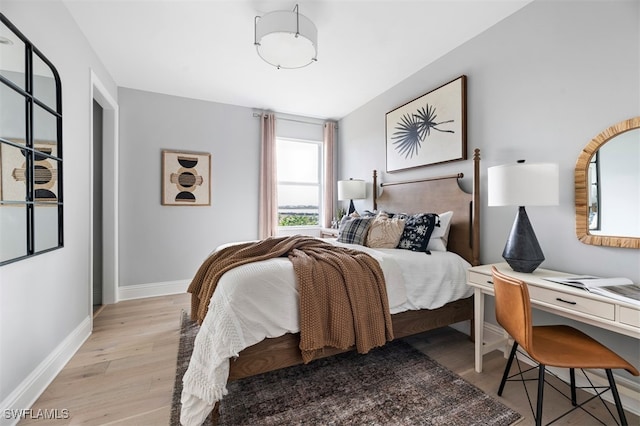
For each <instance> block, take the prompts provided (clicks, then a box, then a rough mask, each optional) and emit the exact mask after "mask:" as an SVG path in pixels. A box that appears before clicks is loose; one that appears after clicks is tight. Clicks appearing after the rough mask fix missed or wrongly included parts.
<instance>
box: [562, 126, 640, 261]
mask: <svg viewBox="0 0 640 426" xmlns="http://www.w3.org/2000/svg"><path fill="white" fill-rule="evenodd" d="M575 190H576V234H577V236H578V239H579V240H580V241H582V242H583V243H585V244H591V245H598V246H609V247H625V248H636V249H637V248H640V117H634V118H630V119H628V120H625V121H621V122H620V123H617V124H615V125H613V126H611V127H609V128H608V129H606V130H604V131H603V132H602V133H600V134H599V135H598V136H596V137H595V138H593V139H592V140H591V142H589V143H588V144H587V146H586V147H585V148H584V149H583V150H582V153H581V154H580V156H579V157H578V161H577V162H576V169H575Z"/></svg>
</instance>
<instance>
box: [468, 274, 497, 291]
mask: <svg viewBox="0 0 640 426" xmlns="http://www.w3.org/2000/svg"><path fill="white" fill-rule="evenodd" d="M469 282H470V283H473V284H479V285H482V286H485V287H491V288H493V281H492V278H491V275H485V274H481V273H478V272H473V271H470V272H469Z"/></svg>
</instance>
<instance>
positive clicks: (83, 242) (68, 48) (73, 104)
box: [0, 0, 117, 421]
mask: <svg viewBox="0 0 640 426" xmlns="http://www.w3.org/2000/svg"><path fill="white" fill-rule="evenodd" d="M0 11H1V12H2V13H3V14H5V15H6V16H7V18H9V20H10V21H12V22H13V24H14V25H16V26H17V27H18V29H19V30H20V31H21V32H23V33H24V34H25V35H26V37H27V38H29V39H30V40H31V42H32V43H34V44H35V46H36V47H38V49H39V50H40V51H41V52H42V53H43V54H44V55H45V56H46V57H47V58H48V59H49V60H51V62H52V63H53V64H54V65H55V67H56V68H57V69H58V72H59V73H60V78H61V80H62V111H63V116H64V119H63V120H64V121H63V122H64V124H63V149H64V196H65V198H64V203H65V210H64V211H65V216H64V229H65V234H64V243H65V246H64V248H63V249H60V250H56V251H53V252H51V253H46V254H42V255H39V256H35V257H33V258H30V259H28V260H23V261H20V262H15V263H12V264H9V265H5V266H3V267H2V268H0V402H1V401H5V399H6V398H7V397H8V396H9V395H10V394H11V393H12V392H13V391H14V390H15V389H16V388H18V386H19V385H20V384H23V383H24V381H25V380H26V379H27V378H28V377H29V375H30V374H31V373H32V372H34V371H35V370H36V368H37V367H38V366H39V365H41V363H43V362H44V361H45V360H46V359H47V358H48V357H50V356H51V355H52V354H53V352H54V350H55V349H56V348H57V347H58V345H59V344H60V343H61V342H63V341H65V339H67V338H68V337H69V336H70V335H71V333H72V332H73V331H74V330H76V329H78V328H79V327H80V326H81V325H82V324H83V323H86V324H89V322H90V313H91V312H90V308H89V307H90V304H91V300H90V299H89V294H90V289H89V282H90V277H89V240H90V229H89V226H90V225H89V223H90V205H89V200H90V191H91V189H90V141H91V132H90V130H89V123H90V114H91V99H90V72H89V70H90V69H93V70H94V71H95V73H96V74H97V75H98V77H99V78H100V80H101V81H102V82H103V83H104V85H105V86H106V90H108V91H109V92H110V93H112V96H113V97H114V98H116V95H117V93H116V87H115V83H114V82H113V79H112V78H111V77H110V76H109V74H108V73H107V72H106V70H105V69H104V67H103V65H102V63H101V62H100V60H99V59H98V57H97V56H96V55H95V53H94V52H93V50H91V48H90V47H89V45H88V43H87V42H86V39H85V37H84V35H83V34H82V33H81V32H80V31H79V29H78V27H77V26H76V24H75V21H74V20H73V18H72V17H71V16H70V15H69V13H68V12H67V9H66V8H65V7H64V5H63V4H62V3H61V2H59V1H28V2H25V1H11V0H2V2H0ZM84 337H86V336H84ZM2 408H4V406H2ZM3 421H4V420H3Z"/></svg>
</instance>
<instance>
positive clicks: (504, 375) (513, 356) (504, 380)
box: [498, 340, 518, 396]
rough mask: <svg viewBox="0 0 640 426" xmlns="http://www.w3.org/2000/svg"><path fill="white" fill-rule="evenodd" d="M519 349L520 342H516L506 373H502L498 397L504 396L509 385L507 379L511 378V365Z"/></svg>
mask: <svg viewBox="0 0 640 426" xmlns="http://www.w3.org/2000/svg"><path fill="white" fill-rule="evenodd" d="M517 349H518V342H516V341H515V340H514V342H513V346H512V347H511V354H510V355H509V360H508V361H507V365H506V367H505V368H504V373H502V381H501V382H500V387H499V388H498V396H502V391H503V390H504V385H505V383H507V378H508V377H509V371H510V370H511V363H512V362H513V359H514V358H515V357H516V350H517Z"/></svg>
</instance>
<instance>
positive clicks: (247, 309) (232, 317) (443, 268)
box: [180, 240, 473, 425]
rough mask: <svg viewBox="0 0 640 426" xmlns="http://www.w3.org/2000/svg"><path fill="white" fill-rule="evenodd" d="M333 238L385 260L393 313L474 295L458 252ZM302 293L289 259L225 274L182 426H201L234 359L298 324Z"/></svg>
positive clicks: (187, 385) (187, 389)
mask: <svg viewBox="0 0 640 426" xmlns="http://www.w3.org/2000/svg"><path fill="white" fill-rule="evenodd" d="M327 241H330V240H327ZM333 243H334V244H336V245H339V246H344V247H349V248H353V249H356V250H361V251H364V252H366V253H368V254H370V255H371V256H373V257H374V258H375V259H376V260H378V262H380V266H381V268H382V270H383V272H384V276H385V281H386V284H387V294H388V297H389V308H390V311H391V313H392V314H394V313H398V312H403V311H407V310H415V309H435V308H439V307H441V306H443V305H445V304H447V303H449V302H451V301H454V300H458V299H462V298H466V297H469V296H471V295H472V294H473V290H472V289H471V287H469V286H468V285H467V283H466V271H467V268H469V267H470V266H471V265H470V264H469V263H468V262H467V261H465V260H464V259H462V258H461V257H460V256H458V255H456V254H454V253H450V252H439V251H433V252H431V253H432V254H431V255H427V254H425V253H416V252H412V251H408V250H400V249H372V248H368V247H364V246H360V245H352V244H342V243H338V242H336V241H335V240H333ZM298 300H299V296H298V290H297V286H296V280H295V274H294V272H293V266H292V264H291V262H290V261H289V260H288V259H287V258H276V259H269V260H266V261H261V262H255V263H250V264H247V265H243V266H240V267H238V268H235V269H232V270H231V271H229V272H227V273H226V274H224V275H223V276H222V278H221V279H220V281H219V283H218V286H217V287H216V291H215V292H214V294H213V297H212V298H211V302H210V304H209V311H208V313H207V316H206V317H205V319H204V321H203V323H202V326H201V328H200V331H199V332H198V335H197V336H196V340H195V346H194V350H193V355H192V357H191V361H190V363H189V368H188V369H187V372H186V373H185V375H184V378H183V390H182V398H181V402H182V410H181V415H180V421H181V423H182V424H183V425H201V424H202V423H203V422H204V420H205V419H206V417H207V416H208V414H209V413H210V412H211V410H212V409H213V407H214V405H215V403H216V401H218V400H220V399H221V398H222V396H223V395H226V393H227V390H226V383H227V378H228V377H229V360H230V358H233V357H236V356H238V353H239V352H240V351H241V350H242V349H244V348H247V347H249V346H251V345H254V344H256V343H258V342H260V341H262V340H264V339H265V338H269V337H278V336H282V335H283V334H286V333H296V332H298V331H299V324H298V320H299V318H298Z"/></svg>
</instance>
